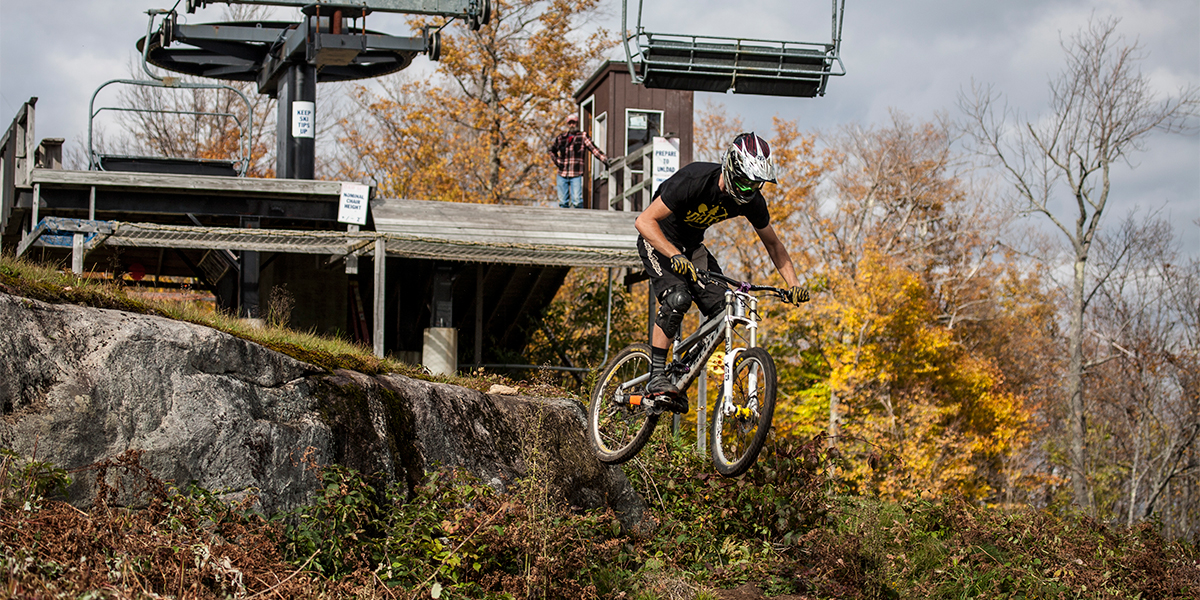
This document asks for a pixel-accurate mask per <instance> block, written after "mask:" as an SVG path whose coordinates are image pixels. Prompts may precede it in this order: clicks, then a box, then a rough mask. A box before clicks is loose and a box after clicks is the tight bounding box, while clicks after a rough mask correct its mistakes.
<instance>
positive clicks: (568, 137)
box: [550, 114, 608, 208]
mask: <svg viewBox="0 0 1200 600" xmlns="http://www.w3.org/2000/svg"><path fill="white" fill-rule="evenodd" d="M585 150H586V151H588V152H590V153H592V156H595V157H596V158H598V159H600V161H601V162H603V163H604V166H608V157H607V156H605V155H604V153H603V152H601V151H600V149H599V148H597V147H596V145H595V144H593V143H592V138H590V137H588V134H586V133H584V132H582V131H580V130H579V117H577V116H575V115H574V114H572V115H570V116H568V117H567V130H566V131H565V132H563V133H560V134H558V137H556V138H554V143H552V144H550V158H551V159H552V160H554V165H555V166H557V167H558V177H557V182H558V205H559V206H560V207H561V208H583V167H584V161H585V160H587V156H585V155H584V151H585Z"/></svg>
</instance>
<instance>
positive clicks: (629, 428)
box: [588, 344, 659, 464]
mask: <svg viewBox="0 0 1200 600" xmlns="http://www.w3.org/2000/svg"><path fill="white" fill-rule="evenodd" d="M649 372H650V346H649V345H648V344H632V345H630V346H626V347H625V348H624V349H623V350H621V351H620V352H619V353H617V355H616V357H614V358H613V360H612V362H611V363H609V366H608V367H607V368H606V369H604V372H603V373H601V374H600V378H599V380H597V381H596V389H594V390H593V391H592V403H591V406H590V407H588V438H590V439H591V441H592V446H593V447H594V448H595V449H596V455H597V456H598V457H599V459H600V462H602V463H606V464H620V463H623V462H625V461H627V460H629V459H631V458H633V457H635V456H637V454H638V452H641V450H642V447H643V446H645V445H646V442H647V441H649V440H650V435H651V434H653V433H654V427H655V425H657V424H658V417H659V415H656V414H654V415H652V414H650V413H649V412H648V411H647V410H645V409H644V408H642V407H641V406H633V405H631V404H630V403H629V399H630V397H631V396H633V395H644V394H645V393H646V392H645V387H646V386H645V384H642V385H639V386H637V387H636V388H635V389H632V390H627V391H626V392H625V393H623V394H621V395H619V396H618V395H617V393H616V390H617V388H618V387H619V386H620V384H621V383H623V382H626V381H629V380H630V379H633V378H635V377H637V376H639V375H643V374H646V373H649Z"/></svg>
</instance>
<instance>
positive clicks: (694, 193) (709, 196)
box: [655, 162, 771, 251]
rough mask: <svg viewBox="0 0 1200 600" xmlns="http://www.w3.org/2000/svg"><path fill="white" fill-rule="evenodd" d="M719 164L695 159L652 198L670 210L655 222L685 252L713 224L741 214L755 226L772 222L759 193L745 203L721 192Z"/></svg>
mask: <svg viewBox="0 0 1200 600" xmlns="http://www.w3.org/2000/svg"><path fill="white" fill-rule="evenodd" d="M720 176H721V165H718V164H715V163H706V162H694V163H691V164H689V165H687V166H685V167H683V168H682V169H679V170H678V171H676V172H675V174H674V175H672V176H670V177H669V178H667V180H666V181H664V182H662V183H661V184H660V185H659V186H658V191H657V192H656V193H655V197H656V198H659V197H661V198H662V201H663V204H666V205H667V208H669V209H671V215H670V216H669V217H667V218H665V219H663V220H661V221H659V222H658V224H659V226H660V227H662V231H663V233H664V234H666V236H667V239H668V240H670V241H671V243H673V244H675V245H676V246H679V247H680V248H679V249H680V250H684V251H688V250H691V249H692V248H695V247H696V246H699V245H700V244H701V243H703V242H704V232H705V230H707V229H708V228H709V227H711V226H712V225H714V224H716V223H720V222H721V221H724V220H726V219H732V218H733V217H737V216H744V217H746V219H747V220H748V221H750V224H751V225H752V226H754V228H755V229H762V228H763V227H766V226H767V225H770V224H771V213H770V212H768V211H767V201H766V199H764V198H763V195H762V194H761V193H759V192H755V194H754V197H753V198H751V199H750V201H749V202H747V203H745V204H738V203H737V201H735V200H734V199H733V196H730V195H729V194H726V193H725V192H722V191H721V188H720V187H718V186H717V180H718V179H719V178H720Z"/></svg>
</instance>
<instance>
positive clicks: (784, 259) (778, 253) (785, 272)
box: [639, 219, 800, 287]
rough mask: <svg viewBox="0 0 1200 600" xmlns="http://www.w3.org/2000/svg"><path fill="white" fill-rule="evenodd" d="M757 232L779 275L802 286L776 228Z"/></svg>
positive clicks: (788, 282) (791, 285) (793, 283)
mask: <svg viewBox="0 0 1200 600" xmlns="http://www.w3.org/2000/svg"><path fill="white" fill-rule="evenodd" d="M639 220H640V219H639ZM755 231H756V232H757V233H758V239H759V240H762V244H763V247H764V248H766V249H767V256H770V257H771V262H773V263H775V268H776V269H778V270H779V274H780V275H782V276H783V280H784V281H786V282H787V284H788V286H789V287H795V286H798V285H800V280H799V279H796V269H795V267H793V266H792V257H791V255H789V254H788V251H787V248H786V247H784V245H783V242H782V241H781V240H780V239H779V236H778V235H777V234H776V233H775V228H774V227H771V226H770V225H767V226H766V227H763V228H762V229H756V230H755ZM643 235H645V234H643ZM646 239H649V238H646ZM652 243H653V242H652Z"/></svg>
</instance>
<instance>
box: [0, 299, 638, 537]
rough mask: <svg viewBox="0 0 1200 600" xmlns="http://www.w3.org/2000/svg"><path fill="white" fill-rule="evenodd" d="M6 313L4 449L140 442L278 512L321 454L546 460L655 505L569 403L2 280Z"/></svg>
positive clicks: (90, 483) (488, 474)
mask: <svg viewBox="0 0 1200 600" xmlns="http://www.w3.org/2000/svg"><path fill="white" fill-rule="evenodd" d="M0 323H3V326H2V330H0V411H2V413H3V419H2V420H0V446H3V447H7V448H11V449H13V450H15V451H16V452H18V453H19V454H21V455H22V456H25V457H34V456H35V455H36V458H37V459H38V460H42V461H48V462H50V463H53V464H56V465H59V466H62V467H65V468H67V469H80V468H84V467H87V466H89V465H94V464H97V463H103V462H104V461H111V460H112V459H113V458H114V457H117V456H120V455H122V454H123V453H126V452H127V451H130V450H134V451H141V454H140V463H141V465H142V466H143V467H145V468H146V469H148V470H149V472H150V473H151V474H152V475H154V476H155V477H157V478H159V479H161V480H164V481H172V482H175V483H176V484H177V485H184V484H187V483H188V482H192V481H194V482H196V483H197V484H198V485H200V486H202V487H205V488H207V489H211V490H219V491H222V492H223V493H227V494H235V495H236V494H239V493H240V494H245V493H254V494H256V495H257V496H258V498H259V502H260V503H261V508H262V510H264V512H267V513H274V512H277V511H280V510H284V509H288V508H291V507H295V506H298V505H300V504H302V503H304V502H306V501H308V500H309V499H310V497H311V494H312V493H313V492H314V491H315V490H316V489H317V486H318V481H317V478H316V477H315V473H314V472H313V470H312V468H311V467H312V466H313V465H327V464H341V465H345V466H348V467H352V468H354V469H357V470H359V471H362V472H364V473H368V474H373V475H376V476H378V477H380V478H382V479H383V480H384V481H385V482H389V483H390V482H402V483H403V484H404V485H406V486H407V487H408V488H409V489H410V490H411V489H412V487H413V486H414V485H415V484H416V483H417V482H418V481H420V479H421V477H422V476H423V475H424V473H425V472H426V471H427V470H431V469H436V468H447V467H459V468H463V469H466V470H468V471H470V472H471V473H473V474H475V475H476V476H478V477H479V478H481V479H482V480H483V481H485V482H488V483H489V484H490V485H492V486H494V487H497V488H500V489H504V488H506V487H507V486H509V485H511V484H512V483H513V482H515V481H516V480H517V479H519V478H520V477H522V476H523V475H524V474H525V473H527V472H528V471H529V469H530V468H531V466H532V465H531V464H530V461H534V460H536V461H538V462H537V463H536V464H537V466H538V468H539V471H541V472H543V473H546V476H547V477H548V478H549V481H550V483H551V487H552V488H553V489H554V490H555V491H556V493H557V494H558V495H559V496H560V497H562V498H564V499H566V500H568V501H569V502H571V503H572V504H573V505H575V506H579V507H584V508H592V507H598V506H605V505H607V506H611V507H612V508H613V509H614V510H615V511H616V512H617V514H618V515H619V516H620V517H621V520H622V521H623V522H624V523H625V524H626V525H627V526H633V527H635V528H636V527H637V526H638V524H639V523H641V521H642V518H643V517H642V512H643V509H644V504H643V502H642V500H641V499H640V497H638V495H637V494H636V493H635V492H634V491H633V490H632V488H631V487H630V486H629V482H628V481H627V480H626V479H625V476H624V474H623V473H622V472H621V471H620V470H619V469H617V468H613V467H609V466H605V465H602V464H600V463H599V462H598V461H597V460H596V458H595V455H594V453H593V452H592V451H591V448H590V446H589V445H588V442H587V440H586V437H585V435H584V429H583V428H584V416H583V412H582V409H581V407H580V406H579V405H578V404H577V403H576V402H574V401H571V400H567V399H543V398H533V397H525V396H498V395H490V394H484V393H481V392H478V391H475V390H470V389H466V388H462V387H458V386H452V385H446V384H437V383H430V382H427V381H421V380H418V379H413V378H409V377H405V376H402V375H397V374H385V375H378V376H368V375H364V374H362V373H358V372H354V371H346V370H339V371H336V372H333V373H329V372H326V371H324V370H322V369H320V368H317V367H315V366H313V365H310V364H307V363H304V362H301V361H297V360H295V359H292V358H290V357H288V356H286V355H283V354H280V353H278V352H275V351H272V350H269V349H267V348H264V347H262V346H260V345H258V344H255V343H252V342H248V341H246V340H243V339H240V338H237V337H234V336H231V335H228V334H225V333H221V332H219V331H216V330H213V329H210V328H207V327H203V326H199V325H194V324H190V323H185V322H181V321H174V320H171V319H166V318H161V317H155V316H146V315H139V314H132V313H127V312H121V311H115V310H106V309H96V308H87V307H82V306H76V305H59V304H47V303H43V302H39V301H37V300H30V299H27V298H21V297H16V296H11V295H7V294H3V293H0ZM126 492H132V491H130V490H127V491H126ZM95 494H96V482H95V477H94V476H93V477H87V476H82V477H81V476H77V477H75V481H74V483H73V484H72V485H71V488H70V490H69V491H68V495H69V499H70V500H71V501H72V502H74V503H76V504H80V505H86V504H89V503H90V502H91V501H92V500H93V498H94V496H95ZM117 499H118V500H120V496H118V498H117Z"/></svg>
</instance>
